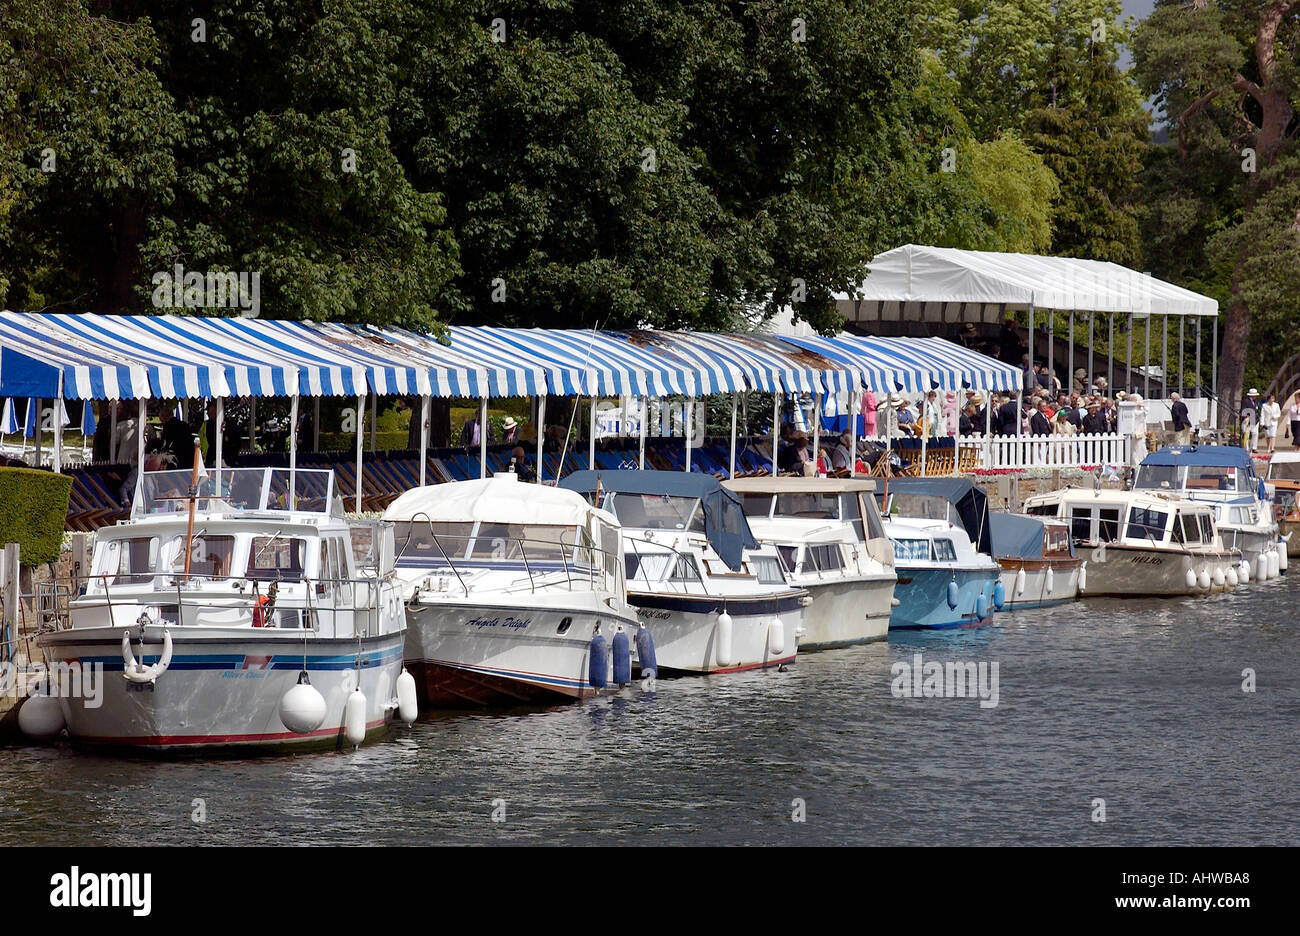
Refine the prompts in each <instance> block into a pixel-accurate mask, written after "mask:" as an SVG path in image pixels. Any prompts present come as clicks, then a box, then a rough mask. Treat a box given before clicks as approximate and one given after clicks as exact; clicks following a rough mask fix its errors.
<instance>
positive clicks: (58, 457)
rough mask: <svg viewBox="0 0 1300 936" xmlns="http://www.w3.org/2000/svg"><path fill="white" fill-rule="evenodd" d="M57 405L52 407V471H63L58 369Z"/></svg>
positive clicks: (61, 379) (61, 384) (61, 381)
mask: <svg viewBox="0 0 1300 936" xmlns="http://www.w3.org/2000/svg"><path fill="white" fill-rule="evenodd" d="M54 402H55V403H58V404H59V405H58V406H57V407H52V408H51V410H50V411H51V412H52V413H53V414H54V471H55V473H56V474H62V473H63V371H62V370H60V371H59V396H58V398H57V399H56V400H55V401H54Z"/></svg>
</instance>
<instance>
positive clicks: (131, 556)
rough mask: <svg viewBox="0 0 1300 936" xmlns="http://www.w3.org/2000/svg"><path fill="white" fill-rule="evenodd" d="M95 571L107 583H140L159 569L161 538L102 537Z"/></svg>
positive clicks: (94, 565)
mask: <svg viewBox="0 0 1300 936" xmlns="http://www.w3.org/2000/svg"><path fill="white" fill-rule="evenodd" d="M92 568H93V570H94V571H93V574H94V575H96V576H103V577H102V578H101V579H99V582H100V583H102V584H104V585H139V584H143V583H145V582H148V581H149V580H150V579H151V578H153V575H154V573H155V572H157V571H158V537H156V536H152V537H145V536H137V537H133V538H131V539H109V540H102V541H100V543H99V544H97V545H96V547H95V561H94V563H93V565H92Z"/></svg>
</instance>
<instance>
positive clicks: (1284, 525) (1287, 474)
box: [1264, 451, 1300, 570]
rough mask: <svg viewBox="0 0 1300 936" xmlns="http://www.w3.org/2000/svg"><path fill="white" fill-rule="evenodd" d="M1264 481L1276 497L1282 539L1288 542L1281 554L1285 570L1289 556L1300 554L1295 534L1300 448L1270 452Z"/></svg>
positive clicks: (1299, 522)
mask: <svg viewBox="0 0 1300 936" xmlns="http://www.w3.org/2000/svg"><path fill="white" fill-rule="evenodd" d="M1264 484H1265V486H1266V487H1267V488H1268V492H1269V498H1270V499H1271V500H1272V501H1273V514H1274V516H1275V517H1276V519H1277V526H1278V534H1279V539H1280V540H1281V541H1282V542H1283V543H1285V544H1286V549H1285V550H1282V551H1280V552H1279V555H1278V559H1279V560H1280V562H1281V563H1282V565H1281V569H1283V570H1285V569H1286V559H1287V557H1288V556H1300V536H1296V535H1295V533H1296V531H1297V530H1300V498H1298V497H1297V495H1300V451H1296V452H1274V453H1273V454H1272V455H1270V456H1269V459H1268V474H1267V475H1266V476H1265V478H1264Z"/></svg>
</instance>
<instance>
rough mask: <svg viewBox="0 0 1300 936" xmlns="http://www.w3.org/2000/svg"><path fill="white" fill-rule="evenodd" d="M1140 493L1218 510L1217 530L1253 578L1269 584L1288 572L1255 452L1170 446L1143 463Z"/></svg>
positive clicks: (1137, 484) (1136, 480) (1136, 481)
mask: <svg viewBox="0 0 1300 936" xmlns="http://www.w3.org/2000/svg"><path fill="white" fill-rule="evenodd" d="M1133 489H1134V490H1135V491H1161V492H1164V493H1168V494H1174V495H1176V496H1178V497H1183V498H1186V499H1187V500H1191V501H1196V502H1197V503H1203V504H1209V505H1210V506H1211V507H1212V508H1213V509H1214V520H1215V524H1214V525H1215V529H1216V530H1217V531H1218V533H1219V537H1220V538H1221V539H1222V540H1223V544H1224V546H1226V547H1228V548H1229V549H1239V550H1240V551H1241V554H1242V556H1243V557H1244V558H1245V560H1246V561H1247V562H1248V563H1249V564H1250V573H1249V574H1250V578H1252V579H1255V580H1256V581H1267V580H1268V579H1270V578H1276V577H1277V576H1278V575H1279V574H1280V573H1281V571H1282V569H1283V568H1285V560H1284V559H1283V558H1282V557H1281V555H1279V549H1278V524H1277V519H1276V518H1275V517H1274V515H1273V504H1272V502H1271V501H1270V500H1269V498H1268V494H1267V488H1266V485H1265V483H1264V481H1263V479H1261V478H1260V477H1259V475H1258V474H1257V473H1256V471H1255V462H1254V460H1253V459H1252V458H1251V457H1250V453H1249V452H1247V451H1246V450H1245V449H1243V448H1241V447H1239V446H1235V445H1198V446H1170V447H1168V448H1163V449H1161V450H1160V451H1158V452H1152V453H1151V454H1150V455H1148V456H1146V457H1145V458H1144V459H1142V464H1141V465H1140V466H1139V467H1138V470H1137V475H1136V477H1135V478H1134V479H1133Z"/></svg>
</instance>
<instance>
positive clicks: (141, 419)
mask: <svg viewBox="0 0 1300 936" xmlns="http://www.w3.org/2000/svg"><path fill="white" fill-rule="evenodd" d="M136 409H137V413H138V415H137V417H136V420H135V500H134V501H132V502H131V506H132V507H133V508H136V509H138V508H139V506H140V498H141V496H143V494H144V424H145V421H146V420H148V418H149V407H148V405H147V404H146V403H145V399H144V397H141V398H140V399H139V400H137V401H136ZM38 428H39V427H38Z"/></svg>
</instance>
